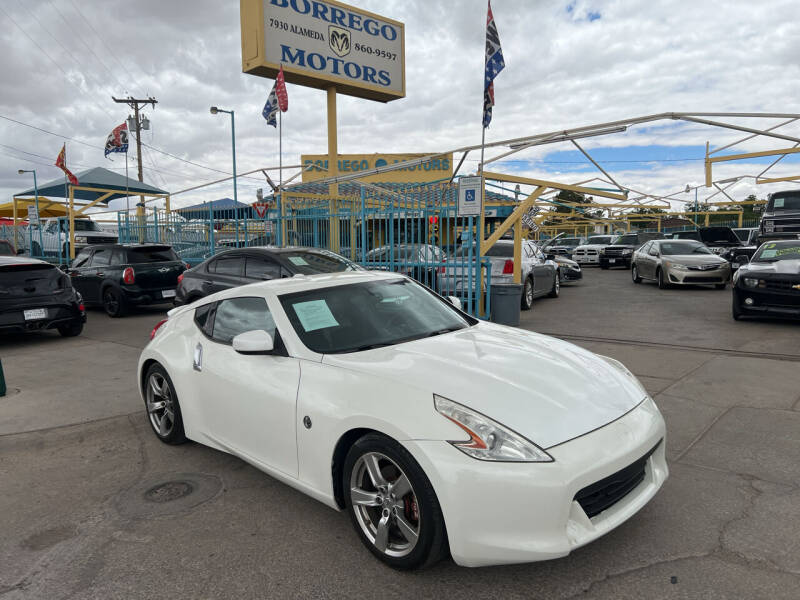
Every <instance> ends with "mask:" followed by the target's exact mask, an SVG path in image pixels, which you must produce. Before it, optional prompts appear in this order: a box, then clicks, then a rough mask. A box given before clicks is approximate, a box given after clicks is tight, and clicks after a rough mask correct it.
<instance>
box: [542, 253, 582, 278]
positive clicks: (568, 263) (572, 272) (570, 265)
mask: <svg viewBox="0 0 800 600" xmlns="http://www.w3.org/2000/svg"><path fill="white" fill-rule="evenodd" d="M551 256H552V257H553V258H552V260H553V261H554V262H555V263H556V265H558V269H557V270H556V271H557V273H558V279H559V281H560V282H561V283H568V282H570V281H578V280H579V279H583V271H581V266H580V265H579V264H578V263H576V262H575V261H574V260H570V259H569V258H567V257H565V256H559V255H557V254H550V255H548V258H550V257H551Z"/></svg>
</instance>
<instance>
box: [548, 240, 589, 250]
mask: <svg viewBox="0 0 800 600" xmlns="http://www.w3.org/2000/svg"><path fill="white" fill-rule="evenodd" d="M582 242H583V238H559V239H558V240H556V242H555V244H553V245H554V246H566V247H567V248H573V247H575V246H577V245H579V244H581V243H582Z"/></svg>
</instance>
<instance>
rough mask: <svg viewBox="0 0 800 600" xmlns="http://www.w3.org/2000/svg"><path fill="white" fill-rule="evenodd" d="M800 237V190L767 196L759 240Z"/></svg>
mask: <svg viewBox="0 0 800 600" xmlns="http://www.w3.org/2000/svg"><path fill="white" fill-rule="evenodd" d="M798 236H800V190H786V191H783V192H774V193H772V194H770V195H769V196H767V204H766V206H765V207H764V214H762V215H761V224H760V225H759V240H760V241H761V242H764V241H766V240H768V239H776V238H797V237H798Z"/></svg>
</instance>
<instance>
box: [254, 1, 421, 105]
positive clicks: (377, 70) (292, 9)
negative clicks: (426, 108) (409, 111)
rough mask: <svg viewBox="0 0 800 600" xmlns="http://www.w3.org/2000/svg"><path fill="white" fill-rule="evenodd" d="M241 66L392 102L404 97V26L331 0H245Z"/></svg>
mask: <svg viewBox="0 0 800 600" xmlns="http://www.w3.org/2000/svg"><path fill="white" fill-rule="evenodd" d="M240 5H241V22H242V71H244V72H245V73H251V74H253V75H260V76H262V77H269V78H272V79H274V78H275V77H276V76H277V74H278V70H279V69H280V67H281V66H283V72H284V76H285V78H286V81H288V82H290V83H296V84H299V85H305V86H309V87H316V88H322V89H325V88H328V87H331V86H335V87H336V91H337V92H340V93H343V94H348V95H351V96H357V97H359V98H367V99H370V100H379V101H381V102H388V101H390V100H396V99H397V98H403V97H404V96H405V93H406V85H405V45H404V38H405V30H404V25H403V24H402V23H400V22H398V21H394V20H391V19H387V18H385V17H381V16H378V15H375V14H373V13H370V12H366V11H363V10H361V9H357V8H354V7H352V6H348V5H346V4H342V3H340V2H334V1H332V0H324V1H323V0H241V2H240Z"/></svg>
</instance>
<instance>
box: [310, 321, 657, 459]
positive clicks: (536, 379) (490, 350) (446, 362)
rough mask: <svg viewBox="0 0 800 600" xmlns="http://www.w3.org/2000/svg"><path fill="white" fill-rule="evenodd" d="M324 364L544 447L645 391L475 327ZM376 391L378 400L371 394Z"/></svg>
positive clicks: (533, 342)
mask: <svg viewBox="0 0 800 600" xmlns="http://www.w3.org/2000/svg"><path fill="white" fill-rule="evenodd" d="M323 362H324V363H325V364H330V365H334V366H339V367H344V368H348V369H352V370H356V371H361V372H364V373H368V374H370V375H373V376H376V377H378V378H380V379H383V380H386V381H387V384H388V383H389V382H390V381H393V382H395V383H394V384H395V385H403V386H408V385H410V386H413V387H416V388H418V389H422V390H424V391H425V392H429V393H430V394H431V410H433V398H432V395H433V394H438V395H440V396H444V397H446V398H449V399H450V400H453V401H455V402H458V403H460V404H463V405H465V406H468V407H469V408H471V409H473V410H476V411H478V412H480V413H483V414H485V415H487V416H488V417H491V418H492V419H494V420H496V421H498V422H500V423H502V424H503V425H505V426H507V427H510V428H511V429H513V430H515V431H517V432H518V433H520V434H522V435H524V436H525V437H527V438H528V439H530V440H531V441H533V442H534V443H536V444H538V445H539V446H541V447H542V448H549V447H551V446H555V445H557V444H560V443H563V442H565V441H567V440H570V439H573V438H575V437H578V436H580V435H583V434H585V433H588V432H590V431H593V430H595V429H597V428H598V427H602V426H604V425H606V424H608V423H610V422H611V421H614V420H615V419H618V418H619V417H621V416H622V415H624V414H625V413H627V412H628V411H630V410H631V409H632V408H634V407H635V406H636V405H637V404H639V403H640V402H641V401H642V400H643V399H644V397H645V396H646V394H647V393H646V392H645V391H644V389H643V388H642V387H641V385H640V384H639V383H638V381H636V380H635V379H634V378H633V377H632V376H631V375H628V374H626V373H625V372H623V370H621V369H620V368H619V367H616V366H612V365H611V364H609V363H608V362H607V361H606V360H604V359H603V358H601V357H599V356H597V355H596V354H593V353H591V352H589V351H588V350H584V349H583V348H580V347H578V346H575V345H573V344H570V343H567V342H564V341H561V340H558V339H555V338H551V337H548V336H544V335H539V334H536V333H533V332H529V331H524V330H521V329H515V328H511V327H503V326H500V325H495V324H492V323H479V324H477V325H475V326H473V327H470V328H468V329H462V330H460V331H456V332H453V333H448V334H442V335H439V336H436V337H432V338H425V339H421V340H416V341H413V342H407V343H404V344H399V345H396V346H389V347H386V348H378V349H375V350H369V351H366V352H356V353H352V354H328V355H326V356H324V357H323ZM376 392H378V393H380V392H379V390H376Z"/></svg>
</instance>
